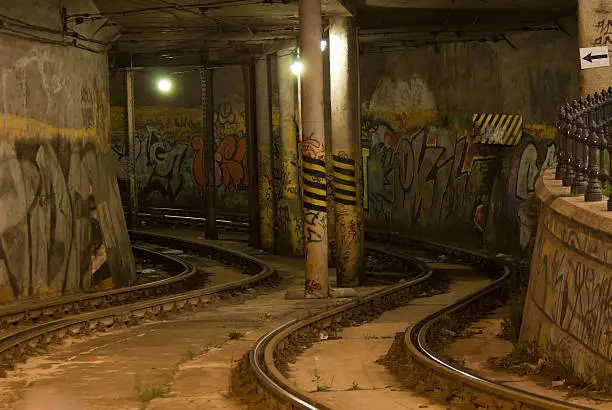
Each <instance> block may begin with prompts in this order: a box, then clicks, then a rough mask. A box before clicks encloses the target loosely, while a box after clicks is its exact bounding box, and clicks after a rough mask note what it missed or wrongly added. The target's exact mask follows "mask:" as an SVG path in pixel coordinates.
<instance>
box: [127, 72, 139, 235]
mask: <svg viewBox="0 0 612 410" xmlns="http://www.w3.org/2000/svg"><path fill="white" fill-rule="evenodd" d="M125 79H126V81H125V83H126V91H127V104H126V116H125V121H126V131H127V132H126V136H127V139H128V181H129V182H128V183H129V193H130V203H129V207H128V227H129V228H130V229H135V228H137V227H138V185H137V183H136V129H135V128H136V126H135V124H136V117H135V115H134V70H127V71H126V72H125Z"/></svg>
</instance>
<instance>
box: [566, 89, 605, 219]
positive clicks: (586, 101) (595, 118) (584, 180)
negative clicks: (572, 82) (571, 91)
mask: <svg viewBox="0 0 612 410" xmlns="http://www.w3.org/2000/svg"><path fill="white" fill-rule="evenodd" d="M611 133H612V87H610V88H608V89H607V90H602V91H601V93H597V92H596V93H595V94H593V95H587V96H583V97H581V98H580V99H579V100H574V101H571V102H568V103H567V104H565V105H563V106H562V107H561V108H559V119H558V121H557V149H558V162H557V169H556V172H555V179H557V180H562V181H563V186H567V187H570V194H571V195H584V200H585V201H587V202H597V201H602V200H603V193H602V189H606V187H607V186H609V185H612V178H611V172H610V169H609V168H610V158H611V154H612V135H611ZM606 151H608V154H607V155H606ZM608 211H612V198H609V199H608Z"/></svg>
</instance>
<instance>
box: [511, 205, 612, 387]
mask: <svg viewBox="0 0 612 410" xmlns="http://www.w3.org/2000/svg"><path fill="white" fill-rule="evenodd" d="M540 220H541V223H540V229H538V234H537V240H536V246H535V250H534V255H533V263H532V268H531V275H530V280H529V289H528V301H527V303H526V305H525V307H526V316H525V317H526V318H529V320H527V319H526V320H525V324H524V326H523V329H522V330H521V337H523V338H525V339H527V340H529V339H540V341H542V342H548V341H551V342H553V343H555V344H560V345H563V347H564V349H565V350H566V351H567V353H570V355H571V357H572V361H573V365H574V366H575V369H576V371H577V372H578V373H579V374H583V375H586V376H587V378H589V380H590V377H592V376H597V377H600V376H601V375H602V373H600V372H599V373H598V370H600V369H602V368H604V367H603V366H602V367H600V369H598V368H597V367H598V366H601V365H602V364H604V365H605V364H606V363H609V361H610V359H612V311H611V310H610V309H607V307H608V306H610V304H611V303H612V280H611V279H610V276H609V274H608V273H607V272H608V271H609V269H610V266H611V265H610V263H611V262H612V260H611V259H612V258H611V257H610V255H612V252H610V251H611V249H610V240H609V237H608V236H606V235H602V234H594V233H593V230H592V229H590V228H587V227H585V226H582V225H580V224H577V223H573V222H571V221H569V220H567V219H565V218H563V217H559V216H558V215H557V214H556V213H555V212H554V211H552V210H551V209H550V207H549V206H544V207H543V209H542V215H541V219H540ZM534 304H535V305H536V306H537V307H535V308H534V307H533V305H534ZM548 323H551V324H552V326H551V325H547V324H548ZM597 381H600V380H597Z"/></svg>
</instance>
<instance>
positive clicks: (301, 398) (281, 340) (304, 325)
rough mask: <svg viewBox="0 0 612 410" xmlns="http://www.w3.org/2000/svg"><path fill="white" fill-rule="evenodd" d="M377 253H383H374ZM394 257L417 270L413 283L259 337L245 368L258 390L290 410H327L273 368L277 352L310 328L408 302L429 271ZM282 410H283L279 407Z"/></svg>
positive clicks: (376, 292) (388, 289)
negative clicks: (383, 306)
mask: <svg viewBox="0 0 612 410" xmlns="http://www.w3.org/2000/svg"><path fill="white" fill-rule="evenodd" d="M376 251H378V252H385V253H386V252H387V251H382V250H379V249H377V250H376ZM389 253H391V254H392V255H394V256H396V257H402V258H405V259H410V261H411V262H412V263H413V264H414V265H416V266H417V267H418V268H419V274H418V275H417V277H415V278H414V279H412V280H410V281H407V282H404V283H399V284H396V285H393V286H389V287H385V288H384V289H381V290H378V291H375V292H372V293H370V294H368V295H366V296H364V297H360V298H357V299H356V300H354V301H349V302H346V303H343V304H341V305H339V306H337V307H334V308H331V309H329V310H327V311H325V312H322V313H319V314H315V315H312V316H310V317H308V318H306V319H303V320H293V321H291V322H288V323H285V324H283V325H281V326H279V327H278V328H276V329H274V330H273V331H272V332H269V333H268V334H266V335H264V336H263V337H261V338H260V339H259V340H258V341H257V342H256V343H255V346H254V347H253V348H252V349H251V351H250V352H249V366H250V367H251V369H250V371H252V374H253V376H254V377H255V379H256V383H257V384H258V385H259V386H261V387H262V388H263V389H264V391H265V393H264V394H266V395H272V396H273V397H274V398H275V399H276V400H278V401H279V402H280V403H281V406H285V405H288V406H289V408H291V409H308V410H314V409H321V410H331V409H330V408H329V407H327V406H325V405H324V404H322V403H320V402H318V401H317V400H316V399H314V398H313V397H311V396H309V395H308V394H305V393H304V392H301V391H300V390H298V389H297V388H295V387H293V386H292V385H291V383H290V382H289V380H287V378H286V377H285V376H283V374H282V373H281V372H280V370H279V369H278V368H277V367H276V366H275V363H276V362H277V361H278V357H277V356H278V349H280V350H282V349H283V348H284V346H283V345H284V344H285V343H286V342H287V339H288V338H290V337H293V336H296V335H299V334H303V333H308V332H309V331H310V330H309V328H312V327H319V326H322V327H329V326H335V325H339V324H341V323H343V322H346V320H347V319H348V320H350V317H351V316H352V315H354V314H356V313H357V314H358V313H360V311H361V312H367V313H371V312H372V311H375V310H376V307H375V306H376V305H379V304H380V303H384V304H387V305H391V306H394V305H397V304H398V303H401V301H402V300H405V299H406V298H409V297H410V295H411V294H412V293H414V292H417V291H419V290H420V289H421V288H422V286H424V285H426V284H427V282H428V281H429V279H430V278H431V276H432V271H431V270H430V269H429V268H428V267H427V266H426V264H424V263H422V262H421V261H419V260H416V259H411V258H409V257H408V256H406V255H401V254H398V253H392V252H389ZM283 408H284V407H283Z"/></svg>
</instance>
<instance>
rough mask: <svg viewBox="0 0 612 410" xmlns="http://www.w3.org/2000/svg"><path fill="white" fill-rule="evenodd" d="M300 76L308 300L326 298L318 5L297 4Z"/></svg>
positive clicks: (311, 1)
mask: <svg viewBox="0 0 612 410" xmlns="http://www.w3.org/2000/svg"><path fill="white" fill-rule="evenodd" d="M299 14H300V52H301V59H302V62H303V64H304V72H303V74H302V87H301V93H302V107H301V109H302V132H303V136H302V167H303V168H302V172H303V178H304V185H303V189H304V197H303V202H304V242H305V243H304V252H305V254H306V269H305V274H306V283H305V295H306V296H307V297H318V298H323V297H327V295H328V293H329V286H328V267H327V204H326V195H327V183H326V176H325V116H324V110H323V58H322V53H321V29H322V27H321V1H320V0H300V4H299Z"/></svg>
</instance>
